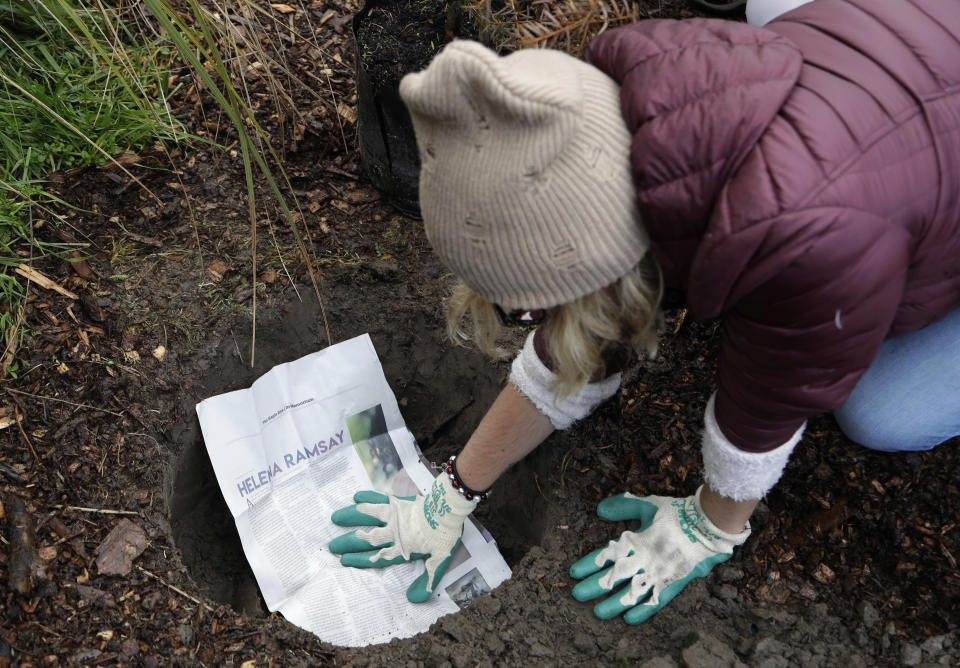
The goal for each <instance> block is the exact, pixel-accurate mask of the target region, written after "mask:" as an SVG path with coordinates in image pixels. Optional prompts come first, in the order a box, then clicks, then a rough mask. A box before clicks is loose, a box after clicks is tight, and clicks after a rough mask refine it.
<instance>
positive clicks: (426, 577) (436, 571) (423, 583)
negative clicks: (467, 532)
mask: <svg viewBox="0 0 960 668" xmlns="http://www.w3.org/2000/svg"><path fill="white" fill-rule="evenodd" d="M459 544H460V541H457V545H459ZM457 545H454V546H453V549H452V550H451V551H450V554H448V555H447V556H446V557H444V558H443V559H441V560H439V562H438V561H437V559H436V557H433V556H431V557H430V558H429V559H427V563H426V569H425V570H424V571H423V573H421V574H420V577H418V578H417V579H416V580H414V581H413V583H411V585H410V586H409V587H408V588H407V600H408V601H410V602H411V603H423V602H424V601H426V600H427V599H428V598H430V596H431V595H432V594H433V590H434V589H436V588H437V585H438V584H439V583H440V580H442V579H443V576H444V575H445V574H446V572H447V567H448V566H449V565H450V560H451V559H453V553H454V552H456V551H457ZM434 564H435V565H434ZM431 571H432V573H433V577H431Z"/></svg>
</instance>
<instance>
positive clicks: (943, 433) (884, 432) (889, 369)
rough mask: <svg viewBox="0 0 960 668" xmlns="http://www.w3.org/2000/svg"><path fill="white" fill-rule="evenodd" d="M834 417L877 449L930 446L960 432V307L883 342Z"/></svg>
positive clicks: (849, 433) (855, 437)
mask: <svg viewBox="0 0 960 668" xmlns="http://www.w3.org/2000/svg"><path fill="white" fill-rule="evenodd" d="M834 415H835V417H836V418H837V422H838V423H839V424H840V428H841V429H843V431H844V433H845V434H846V435H847V436H849V437H850V438H851V439H852V440H854V441H856V442H857V443H860V444H861V445H865V446H866V447H868V448H872V449H874V450H885V451H887V452H896V451H900V450H929V449H930V448H932V447H934V446H936V445H939V444H940V443H943V442H944V441H946V440H949V439H950V438H952V437H954V436H960V308H956V309H954V310H953V311H951V312H950V313H948V314H947V316H946V317H945V318H943V319H942V320H938V321H937V322H935V323H933V324H932V325H928V326H927V327H924V328H923V329H920V330H917V331H915V332H910V333H909V334H904V335H903V336H898V337H897V338H895V339H890V340H889V341H887V342H885V343H884V344H883V346H881V347H880V352H879V353H878V354H877V357H876V359H875V360H874V361H873V364H871V365H870V368H869V369H867V372H866V373H865V374H864V375H863V377H862V378H861V379H860V381H859V382H858V383H857V385H856V387H854V388H853V392H852V393H851V394H850V396H849V397H848V398H847V402H846V403H845V404H844V405H843V406H841V407H840V409H839V410H837V411H836V412H835V413H834Z"/></svg>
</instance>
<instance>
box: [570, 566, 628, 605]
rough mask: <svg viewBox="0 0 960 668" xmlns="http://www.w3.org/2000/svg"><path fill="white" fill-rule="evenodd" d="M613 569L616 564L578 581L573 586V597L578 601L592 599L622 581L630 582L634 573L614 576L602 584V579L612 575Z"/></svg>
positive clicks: (609, 590) (610, 589)
mask: <svg viewBox="0 0 960 668" xmlns="http://www.w3.org/2000/svg"><path fill="white" fill-rule="evenodd" d="M613 569H614V566H611V567H610V568H606V569H604V570H602V571H600V572H598V573H594V574H593V575H591V576H590V577H588V578H587V579H586V580H582V581H581V582H578V583H577V585H576V586H575V587H574V588H573V592H572V593H573V597H574V598H575V599H577V600H578V601H592V600H593V599H595V598H597V597H598V596H603V595H604V594H609V593H610V592H611V591H613V590H614V589H616V588H617V587H619V586H620V585H621V584H622V583H624V582H628V581H629V580H630V579H631V577H632V574H630V573H627V574H624V575H622V576H618V577H614V578H613V579H612V580H611V581H609V582H606V583H602V584H601V580H603V579H604V578H609V577H610V575H611V573H612V572H613Z"/></svg>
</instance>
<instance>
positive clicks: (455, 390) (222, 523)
mask: <svg viewBox="0 0 960 668" xmlns="http://www.w3.org/2000/svg"><path fill="white" fill-rule="evenodd" d="M424 259H426V260H427V263H426V268H427V269H428V270H427V271H426V274H427V276H425V277H424V280H425V281H431V282H432V285H433V286H434V287H435V288H436V289H437V291H438V292H437V293H435V294H433V295H430V296H429V297H428V298H426V299H425V298H424V296H423V295H422V294H417V290H416V288H415V287H414V286H417V285H418V283H419V281H418V280H412V279H415V276H411V275H410V274H409V273H408V272H409V269H407V270H404V271H400V270H399V268H398V267H397V266H396V265H394V264H393V263H391V262H389V261H387V262H375V263H373V264H372V265H371V266H366V267H360V268H353V269H351V270H349V271H346V270H344V271H341V272H340V274H341V275H340V276H331V277H329V278H328V279H327V281H326V282H325V295H324V296H325V299H324V303H325V305H326V317H327V320H328V322H329V323H330V331H331V334H332V336H333V338H334V340H335V341H338V340H345V339H347V338H350V337H352V336H355V335H357V334H360V333H363V332H370V333H371V336H372V338H373V341H374V345H375V347H376V348H377V351H378V354H379V356H380V359H381V362H382V364H383V367H384V372H385V375H386V377H387V380H388V381H389V383H390V384H391V387H392V388H393V390H394V392H395V394H396V396H397V398H398V401H399V402H400V404H401V410H402V412H403V414H404V417H405V419H406V421H407V425H408V427H409V428H410V429H411V430H412V431H413V433H414V434H415V435H416V436H417V438H418V440H419V441H420V443H421V445H422V446H423V447H424V451H425V452H426V454H427V455H428V457H429V458H430V459H432V460H433V461H438V462H439V461H442V460H443V459H444V458H445V457H446V456H448V455H449V454H451V453H453V452H456V450H457V449H458V448H459V447H460V444H462V443H463V442H464V441H465V439H466V438H467V437H468V436H469V434H470V431H471V429H472V428H473V426H474V425H475V424H476V422H477V421H478V420H479V419H480V417H481V416H482V414H483V411H484V409H485V407H486V406H487V405H489V403H490V402H491V401H492V400H493V398H494V397H495V396H496V393H497V392H498V391H499V388H500V386H501V383H502V382H503V379H504V377H505V376H506V373H507V371H508V368H507V365H506V364H499V365H497V364H494V363H493V362H491V361H490V360H488V359H487V358H485V357H483V356H481V355H480V354H478V353H476V352H473V351H470V350H467V349H464V348H454V347H451V346H450V345H449V344H448V343H447V342H445V340H444V339H443V328H442V322H443V321H442V311H441V304H440V302H439V296H440V294H442V288H443V287H444V285H445V277H444V275H443V271H442V268H440V267H438V266H435V263H436V260H435V259H433V258H424ZM430 267H432V270H430V269H429V268H430ZM673 313H674V314H675V315H674V317H673V325H674V326H676V325H677V324H680V331H679V332H678V333H677V334H675V335H670V336H667V337H666V340H665V341H664V350H663V354H662V356H661V358H660V359H659V360H656V361H648V362H643V363H641V364H640V365H639V366H638V367H636V368H634V369H633V370H632V371H631V373H630V374H629V379H628V381H627V383H626V387H625V391H624V392H623V393H622V395H621V396H620V397H618V398H617V399H614V400H613V401H611V402H609V403H608V404H606V405H605V406H603V407H602V408H601V410H600V411H599V413H598V414H596V415H594V416H593V417H592V418H590V419H588V420H585V421H583V422H582V423H579V424H578V425H576V426H574V427H573V428H572V429H570V430H569V431H567V432H561V433H556V434H554V435H553V436H552V437H551V438H550V439H549V440H548V441H547V442H546V443H544V444H543V445H542V446H541V447H540V448H539V449H538V450H537V451H535V453H534V454H533V455H531V456H530V457H528V458H527V459H526V460H524V461H523V462H521V463H520V464H519V465H518V466H516V467H515V468H514V469H512V470H511V471H510V472H509V473H508V474H507V475H505V476H504V478H503V479H501V480H500V481H498V483H497V486H496V488H495V494H494V495H493V496H492V497H491V499H490V500H489V501H487V502H485V503H483V504H481V506H480V507H479V509H478V511H477V514H478V517H479V518H480V519H481V521H482V522H483V523H484V524H485V525H486V526H487V527H488V528H489V529H490V530H491V532H492V533H493V535H494V536H495V538H496V539H497V541H498V544H499V545H500V547H501V550H502V552H503V554H504V556H505V558H506V559H507V560H508V562H509V563H510V565H511V567H512V568H513V572H514V577H513V579H512V580H510V581H508V582H507V583H505V584H504V585H502V586H501V587H499V588H497V589H496V590H495V591H494V592H493V593H492V594H491V595H489V596H484V597H481V598H479V599H477V600H475V601H474V602H473V603H472V604H471V605H470V606H469V607H468V608H466V609H465V610H463V611H461V612H459V613H457V614H454V615H450V616H447V617H445V618H442V619H441V620H440V621H439V622H438V623H437V624H436V625H435V626H434V627H433V628H432V629H431V630H430V631H429V632H428V633H425V634H422V635H420V636H417V637H414V638H410V639H405V640H395V641H392V642H391V643H389V644H385V645H379V646H372V647H368V648H364V649H349V650H348V649H339V650H337V651H336V654H335V657H336V659H337V661H338V662H343V663H345V664H350V665H358V666H359V665H381V664H386V663H396V662H402V663H403V664H404V665H420V664H421V663H422V664H423V665H442V664H445V663H449V664H451V665H454V666H475V665H478V664H479V665H518V664H521V663H523V664H534V665H537V664H540V665H572V664H576V663H583V662H588V663H597V664H607V663H611V662H629V663H634V662H635V663H637V664H638V665H649V666H672V665H686V666H719V665H730V666H733V665H743V664H745V665H757V666H778V665H854V666H855V665H875V664H877V663H878V662H889V663H891V664H895V663H899V662H900V661H901V660H902V658H904V657H906V658H907V659H908V663H909V662H910V657H911V656H913V655H915V654H919V657H920V660H921V661H922V662H923V665H947V664H949V663H950V662H951V661H953V659H954V658H955V656H956V655H955V654H954V652H953V650H952V649H951V645H952V642H953V641H954V639H955V635H952V634H948V635H937V636H934V638H935V639H934V640H933V641H932V642H929V641H928V642H927V645H926V647H925V648H924V649H921V648H920V647H919V645H917V644H916V643H913V642H911V641H910V640H909V639H908V638H907V637H904V636H902V635H901V632H899V631H898V630H897V629H896V627H895V626H893V625H890V626H887V625H886V624H885V621H884V619H883V615H882V614H881V612H880V611H879V610H878V607H877V606H876V605H874V604H872V603H871V601H870V598H869V597H864V598H863V599H862V600H859V601H858V602H857V604H855V605H854V606H853V607H852V608H851V607H850V606H849V605H846V604H843V603H842V602H841V601H840V600H839V597H837V596H832V595H831V590H832V589H837V590H840V589H841V588H842V587H843V584H842V583H841V582H840V581H839V580H840V579H839V578H837V577H836V576H835V575H834V576H833V577H832V578H826V577H824V576H823V575H822V574H823V573H825V572H832V570H831V569H830V567H829V566H826V568H824V567H823V566H821V567H820V568H819V570H814V573H813V574H811V575H810V576H808V577H806V578H804V577H797V576H796V575H795V574H796V573H797V572H798V569H797V568H796V567H795V566H796V564H791V562H793V561H795V560H797V559H798V557H796V554H794V555H793V556H789V557H788V558H787V559H786V560H784V555H786V554H787V552H786V551H785V550H784V549H783V548H784V547H785V546H788V545H789V544H790V543H791V542H794V541H796V533H795V532H796V530H797V528H796V527H790V528H788V529H787V531H788V532H789V533H788V534H787V535H785V536H782V537H781V540H778V539H777V536H776V535H775V534H776V532H777V531H778V530H780V529H779V527H782V526H783V525H784V523H782V522H778V521H771V518H772V515H773V513H774V511H772V510H771V509H770V508H768V507H766V506H762V507H761V509H760V512H759V513H758V515H757V517H756V518H755V519H754V522H753V525H754V537H753V538H751V539H750V541H749V542H748V543H747V545H746V546H745V547H744V549H742V550H741V551H739V553H738V554H737V555H736V556H735V557H734V558H733V559H732V560H731V561H729V562H727V563H725V564H722V565H721V566H719V567H718V568H716V569H715V570H714V572H713V573H712V574H711V575H710V577H709V578H707V579H706V580H697V581H694V582H693V583H692V584H691V585H689V586H688V587H687V588H686V589H685V590H684V592H683V593H682V594H681V595H680V596H678V597H677V598H676V599H675V600H674V601H673V602H672V603H670V604H669V605H668V606H667V607H666V608H664V609H663V610H662V611H661V612H660V613H658V614H657V615H656V616H655V617H654V618H653V619H651V620H650V621H648V622H646V623H645V624H643V625H641V626H638V627H630V626H627V625H626V624H624V623H623V622H622V621H621V620H618V619H617V620H610V621H600V620H597V619H595V618H594V617H593V615H592V611H591V608H592V606H591V605H590V604H585V603H578V602H576V601H575V600H574V599H573V598H572V596H571V595H570V589H571V586H572V581H571V579H570V578H569V576H568V574H567V569H568V568H569V565H570V564H571V563H572V562H573V561H575V560H576V559H577V558H578V557H579V556H581V555H582V554H585V553H586V552H588V551H590V550H591V549H593V548H594V547H596V546H598V545H600V544H602V543H603V542H604V541H606V540H608V539H610V538H613V537H615V536H616V535H618V534H619V532H620V531H622V530H624V529H625V528H628V526H627V525H623V524H621V525H611V524H609V523H606V522H603V521H601V520H599V519H597V518H596V516H595V514H594V508H595V504H596V502H597V501H598V500H599V498H601V497H602V496H603V495H606V494H609V493H614V492H615V491H616V490H618V489H628V488H629V489H633V490H634V491H638V492H639V491H643V492H647V493H661V492H662V493H669V492H677V493H680V492H689V491H692V490H693V489H695V487H696V484H697V481H698V480H699V475H700V474H699V467H698V462H697V458H698V447H697V427H696V425H697V424H698V421H699V412H700V411H701V410H702V406H703V404H704V403H705V401H706V398H707V394H706V392H707V391H706V389H705V388H707V387H709V378H710V372H711V369H712V362H713V360H712V359H711V357H710V355H711V341H712V340H713V338H714V337H715V327H704V326H700V325H696V324H694V323H688V322H683V323H679V321H678V320H677V319H676V313H677V312H673ZM264 322H266V323H268V324H265V325H263V326H262V327H263V328H262V329H261V330H260V338H259V341H260V342H259V345H258V349H257V360H258V361H257V365H256V366H257V370H251V369H250V367H249V364H248V363H247V362H246V361H244V360H243V359H242V354H241V352H240V349H239V348H238V345H237V341H236V339H235V338H234V337H232V336H227V337H224V338H223V339H222V340H220V341H219V342H218V343H217V344H216V345H215V346H213V347H212V348H211V349H210V350H208V351H207V352H206V353H205V354H204V355H203V356H201V357H200V358H198V359H196V360H193V361H191V362H189V366H192V367H193V368H196V369H197V370H198V371H200V373H198V376H197V382H196V383H195V384H194V385H192V386H191V387H190V388H189V390H188V391H187V392H185V393H184V395H183V399H182V405H181V406H180V408H179V411H180V413H181V414H182V415H183V421H182V425H181V426H180V427H178V428H177V429H175V430H173V432H171V434H170V437H171V439H172V441H173V443H172V444H171V445H172V446H173V447H174V448H175V449H176V450H177V451H178V455H177V457H176V465H175V466H173V467H172V469H171V470H170V476H169V478H168V488H167V489H168V499H169V509H170V524H171V530H172V537H173V540H174V543H175V545H176V547H177V548H178V549H179V551H180V554H181V556H182V559H183V563H184V565H185V566H186V568H187V569H188V571H189V574H190V577H191V578H192V580H193V581H194V582H195V583H196V585H197V587H198V588H199V590H200V591H201V592H203V594H204V596H206V597H209V599H210V600H211V601H214V602H217V603H224V604H227V605H229V606H231V607H232V608H233V609H234V610H236V611H238V612H240V613H242V614H244V615H246V616H250V617H253V618H257V617H262V616H265V615H266V614H267V612H266V610H265V608H264V606H263V603H262V601H261V599H260V597H259V594H258V591H257V587H256V583H255V581H254V579H253V576H252V574H251V572H250V570H249V567H248V565H247V563H246V560H245V559H244V558H243V553H242V549H241V547H240V543H239V539H238V537H237V534H236V530H235V529H234V525H233V521H232V518H231V517H230V515H229V512H228V511H227V508H226V505H225V504H224V502H223V499H222V496H221V494H220V490H219V487H218V486H217V483H216V480H215V479H214V476H213V472H212V469H211V468H210V465H209V461H208V459H207V458H206V453H205V450H204V448H203V443H202V439H201V437H200V434H199V427H198V425H197V424H196V419H195V418H194V417H193V407H194V405H195V403H196V402H197V401H199V400H200V399H203V398H205V397H207V396H212V395H214V394H218V393H220V392H224V391H229V390H233V389H238V388H241V387H247V386H249V384H250V383H252V382H253V380H255V379H256V377H258V376H259V375H260V374H261V373H262V370H265V369H268V368H270V367H271V366H272V365H273V364H275V363H280V362H284V361H289V360H290V359H292V358H293V357H295V356H297V354H296V353H293V351H302V352H306V351H310V350H313V349H316V348H318V347H322V346H323V345H324V338H325V333H324V328H323V324H322V323H323V317H322V314H321V311H320V307H319V304H317V303H315V302H314V303H310V302H309V301H308V302H307V303H300V302H297V303H291V304H288V305H286V308H284V307H283V306H279V307H277V308H276V309H275V311H274V312H272V313H270V314H269V315H267V317H265V318H264ZM233 329H234V331H243V323H237V324H236V326H235V328H233ZM824 428H826V429H831V428H832V427H831V426H830V425H825V426H824ZM811 431H812V435H813V439H814V443H812V444H810V447H816V446H815V444H816V442H817V440H821V441H826V443H824V444H822V447H827V448H828V449H831V450H833V451H834V458H836V459H839V460H841V463H840V464H839V465H838V468H839V466H842V460H843V459H844V458H845V457H848V456H849V455H848V452H851V450H850V449H851V448H855V447H856V446H852V445H850V444H843V443H842V437H839V435H838V434H836V433H834V434H832V438H827V439H817V434H818V433H820V431H821V430H820V429H818V428H817V427H816V426H815V427H814V428H813V429H812V430H811ZM673 444H675V446H676V447H673ZM821 454H822V453H821ZM801 459H802V458H801ZM798 469H799V470H798ZM821 473H822V472H821ZM797 475H799V476H801V477H802V476H804V472H803V469H802V466H791V467H790V469H789V470H788V473H787V477H786V479H785V481H784V483H783V484H784V486H785V487H786V489H787V491H786V493H785V494H783V495H776V496H775V497H774V498H775V499H776V500H777V506H778V507H779V508H778V510H777V511H776V512H778V513H779V512H785V513H787V514H789V504H790V502H791V501H790V499H791V495H792V494H795V493H797V492H798V491H799V492H800V493H804V492H803V491H802V484H799V485H797V483H799V482H800V481H799V480H792V479H793V478H795V476H797ZM839 475H840V477H841V478H842V477H845V476H844V474H843V473H842V471H841V472H840V474H839ZM658 480H659V481H660V482H661V484H660V485H658V484H657V481H658ZM618 485H619V486H618ZM795 485H796V486H798V487H800V488H801V489H800V490H796V489H794V487H795ZM814 494H815V495H817V496H818V494H816V492H814ZM821 498H822V497H821ZM804 512H805V513H806V508H805V509H804ZM798 519H799V518H798ZM317 521H327V519H326V518H321V517H318V518H317ZM822 521H823V520H822V518H820V516H819V515H817V513H816V512H814V513H811V514H807V516H806V517H805V518H804V519H803V520H802V522H801V524H804V523H805V524H807V526H808V531H806V532H805V534H806V535H805V536H804V537H803V540H810V541H815V540H826V537H825V536H824V534H825V533H829V532H830V531H836V530H837V529H838V528H840V524H837V525H836V526H833V527H826V529H827V530H826V531H825V527H820V526H818V525H817V522H822ZM826 521H828V522H837V519H836V518H834V519H832V520H831V519H829V518H828V519H827V520H826ZM801 551H802V550H801ZM771 552H775V553H776V554H777V558H771ZM834 556H835V555H834ZM799 558H802V556H801V557H799ZM828 559H829V558H828ZM760 564H764V566H763V569H762V570H761V569H760V568H759V565H760ZM781 570H787V571H792V572H793V573H785V574H784V575H783V576H781V574H780V572H781ZM803 570H804V569H800V571H801V572H802V571H803ZM818 573H819V574H820V575H817V574H818ZM818 577H819V578H820V579H819V580H818V579H817V578H818ZM820 580H823V582H821V581H820ZM821 599H822V600H821ZM838 603H839V605H838ZM881 657H882V658H881Z"/></svg>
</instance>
